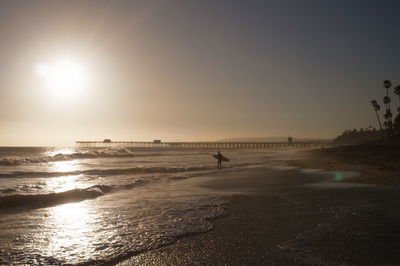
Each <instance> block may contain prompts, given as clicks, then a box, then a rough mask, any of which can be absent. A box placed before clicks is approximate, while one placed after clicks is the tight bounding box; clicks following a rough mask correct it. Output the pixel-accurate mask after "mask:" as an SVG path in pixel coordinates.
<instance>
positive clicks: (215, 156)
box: [213, 154, 229, 162]
mask: <svg viewBox="0 0 400 266" xmlns="http://www.w3.org/2000/svg"><path fill="white" fill-rule="evenodd" d="M213 157H214V158H215V159H217V160H218V154H213ZM221 161H223V162H229V159H228V158H226V157H225V156H222V159H221Z"/></svg>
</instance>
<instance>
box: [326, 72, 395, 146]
mask: <svg viewBox="0 0 400 266" xmlns="http://www.w3.org/2000/svg"><path fill="white" fill-rule="evenodd" d="M383 87H384V88H385V90H386V93H385V95H384V97H383V101H382V102H383V104H384V108H385V110H384V113H383V116H382V118H381V113H380V112H381V106H380V105H379V103H378V101H376V100H372V101H371V105H372V107H373V110H374V112H375V115H376V120H377V124H378V126H379V127H378V129H376V128H374V127H372V126H370V127H368V128H361V129H359V130H357V129H353V130H350V129H346V130H345V131H344V132H343V133H342V134H341V135H340V136H338V137H337V138H336V139H335V140H334V142H335V143H336V144H339V145H347V144H362V143H366V142H392V143H394V142H396V143H397V142H400V105H399V107H398V108H397V109H396V111H395V113H396V116H395V118H394V119H393V116H394V115H393V113H392V105H391V104H392V99H391V98H390V93H389V89H390V88H392V82H391V81H390V80H385V81H384V82H383ZM393 91H394V93H395V94H396V95H397V96H398V98H399V104H400V85H398V86H396V87H394V90H393ZM382 120H383V123H382Z"/></svg>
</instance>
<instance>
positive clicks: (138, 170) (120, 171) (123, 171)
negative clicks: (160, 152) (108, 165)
mask: <svg viewBox="0 0 400 266" xmlns="http://www.w3.org/2000/svg"><path fill="white" fill-rule="evenodd" d="M211 169H214V168H211V167H206V166H204V167H132V168H117V169H91V170H82V171H71V172H28V171H15V172H11V173H7V174H0V178H12V177H56V176H69V175H97V176H104V175H107V176H109V175H129V174H131V175H133V174H153V173H162V174H169V173H182V172H197V171H206V170H211Z"/></svg>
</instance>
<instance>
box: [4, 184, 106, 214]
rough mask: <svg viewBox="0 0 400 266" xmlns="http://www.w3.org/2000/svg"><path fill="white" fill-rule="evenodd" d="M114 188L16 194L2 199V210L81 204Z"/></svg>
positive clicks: (102, 186) (99, 186)
mask: <svg viewBox="0 0 400 266" xmlns="http://www.w3.org/2000/svg"><path fill="white" fill-rule="evenodd" d="M111 190H112V188H111V187H109V186H104V185H96V186H92V187H88V188H84V189H73V190H68V191H64V192H58V193H57V192H54V193H48V194H35V195H22V194H14V195H9V196H3V197H0V210H9V209H14V208H32V209H36V208H44V207H51V206H55V205H59V204H64V203H70V202H79V201H83V200H87V199H94V198H97V197H99V196H102V195H103V194H104V193H107V192H109V191H111Z"/></svg>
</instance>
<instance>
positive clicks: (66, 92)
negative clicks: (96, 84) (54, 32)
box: [35, 59, 88, 98]
mask: <svg viewBox="0 0 400 266" xmlns="http://www.w3.org/2000/svg"><path fill="white" fill-rule="evenodd" d="M35 72H36V74H37V75H38V76H39V77H40V78H41V79H42V81H43V85H44V87H45V88H47V89H48V90H49V91H50V92H51V93H52V94H53V95H54V96H56V97H61V98H69V97H72V96H77V95H79V94H81V93H82V92H83V91H84V90H85V88H86V86H87V83H88V74H87V71H86V68H85V66H84V64H83V63H81V62H79V61H74V60H67V59H64V60H59V61H55V62H51V63H40V64H37V65H36V66H35Z"/></svg>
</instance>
